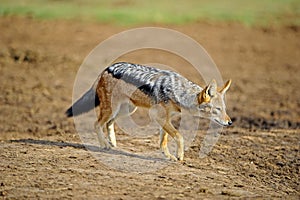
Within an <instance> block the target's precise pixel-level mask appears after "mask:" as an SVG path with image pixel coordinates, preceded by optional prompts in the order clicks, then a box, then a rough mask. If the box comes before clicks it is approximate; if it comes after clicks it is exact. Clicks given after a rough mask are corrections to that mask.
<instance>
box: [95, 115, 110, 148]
mask: <svg viewBox="0 0 300 200" xmlns="http://www.w3.org/2000/svg"><path fill="white" fill-rule="evenodd" d="M94 128H95V132H96V133H97V137H98V141H99V144H100V148H103V149H110V148H111V145H110V144H109V143H108V141H107V139H106V137H105V136H104V134H103V126H101V125H100V124H99V122H98V121H96V122H95V124H94Z"/></svg>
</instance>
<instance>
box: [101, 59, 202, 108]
mask: <svg viewBox="0 0 300 200" xmlns="http://www.w3.org/2000/svg"><path fill="white" fill-rule="evenodd" d="M106 71H107V72H108V73H110V74H111V75H112V76H113V77H114V78H117V79H121V80H123V81H125V82H127V83H129V84H132V85H134V86H136V87H137V88H138V89H139V90H141V91H142V92H144V93H145V94H147V95H148V96H149V97H150V98H151V99H152V101H153V103H161V102H166V103H167V102H168V101H169V100H172V101H173V102H175V103H176V104H178V105H180V106H182V107H186V108H190V107H191V106H193V105H194V104H196V103H197V94H199V92H200V91H201V90H202V88H201V87H199V86H198V85H196V84H194V83H193V82H191V81H189V80H188V79H186V78H184V77H183V76H181V75H180V74H178V73H176V72H173V71H169V70H161V69H157V68H153V67H149V66H143V65H138V64H132V63H126V62H121V63H115V64H113V65H111V66H110V67H108V68H107V69H106Z"/></svg>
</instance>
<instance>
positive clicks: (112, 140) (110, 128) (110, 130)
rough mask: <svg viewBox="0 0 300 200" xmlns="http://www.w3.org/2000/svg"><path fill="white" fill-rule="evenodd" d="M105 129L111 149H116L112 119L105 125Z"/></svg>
mask: <svg viewBox="0 0 300 200" xmlns="http://www.w3.org/2000/svg"><path fill="white" fill-rule="evenodd" d="M106 128H107V135H108V140H109V142H110V143H111V145H112V146H113V147H116V146H117V141H116V134H115V129H114V119H111V120H110V121H109V122H107V123H106Z"/></svg>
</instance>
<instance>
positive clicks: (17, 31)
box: [0, 17, 300, 199]
mask: <svg viewBox="0 0 300 200" xmlns="http://www.w3.org/2000/svg"><path fill="white" fill-rule="evenodd" d="M0 27H2V28H1V30H2V31H0V38H1V39H0V74H1V79H0V90H1V95H0V123H1V126H0V141H1V142H0V146H1V151H0V159H1V162H0V171H1V173H0V196H1V198H4V199H25V198H41V199H44V198H61V199H66V198H67V199H71V198H98V199H131V198H135V199H140V198H141V197H143V198H145V199H200V198H201V199H202V198H203V199H204V198H208V199H217V198H231V197H237V198H246V197H257V198H260V197H263V198H272V199H273V198H285V199H287V198H289V199H298V198H299V197H300V187H299V183H300V182H299V173H300V152H299V145H300V144H299V142H300V134H299V133H300V132H299V129H300V92H299V89H298V87H299V85H300V78H299V77H300V66H299V63H300V62H299V57H300V54H299V52H300V40H299V38H300V31H299V27H288V26H287V27H270V28H248V27H244V26H241V25H238V24H211V23H195V24H189V25H184V26H168V27H167V28H172V29H175V30H178V31H181V32H183V33H185V34H187V35H189V36H191V37H192V38H194V39H195V40H197V41H198V42H199V43H201V44H202V45H203V46H204V47H205V48H206V50H207V51H208V52H209V54H210V55H211V56H212V58H213V59H214V61H215V62H216V64H217V65H218V67H219V69H220V71H221V73H222V75H223V78H224V79H229V78H231V79H232V80H233V85H232V87H231V89H230V91H229V92H228V95H227V102H228V103H227V104H228V113H229V115H230V116H231V117H232V119H233V121H234V125H233V126H231V127H229V128H225V129H223V132H222V135H221V137H220V138H219V141H218V142H217V144H216V145H215V146H214V148H213V150H212V151H211V152H210V154H209V155H208V156H207V157H205V158H202V159H201V158H199V156H198V155H199V154H198V153H199V146H200V145H201V141H202V139H203V135H202V136H201V135H200V136H197V137H196V138H195V141H194V142H193V143H192V144H191V146H190V148H189V149H188V150H187V151H186V156H185V161H184V162H183V163H169V162H168V164H167V165H166V167H163V168H161V169H158V170H154V171H149V172H128V171H120V170H116V169H114V168H111V167H109V166H107V165H104V164H103V163H102V162H100V161H99V160H98V159H97V158H96V157H94V156H93V154H92V153H91V151H87V150H86V148H85V147H84V145H82V142H81V140H80V138H79V136H78V134H77V132H76V130H75V128H74V123H73V120H72V119H67V118H66V117H65V116H64V111H65V109H66V108H67V107H68V106H69V105H70V104H71V101H72V89H73V83H74V80H75V76H76V73H77V70H78V68H79V66H80V64H81V63H82V61H83V60H84V58H85V57H86V56H87V55H88V53H89V52H90V51H91V50H92V49H93V48H94V47H95V46H96V45H97V44H98V43H100V42H101V41H103V40H105V39H106V38H108V37H109V36H111V35H113V34H116V33H118V32H120V31H122V30H126V29H127V28H125V27H115V26H111V25H106V24H97V23H82V22H74V21H35V20H32V19H30V18H14V17H9V18H1V19H0ZM165 27H166V26H165ZM122 59H123V60H124V59H126V60H127V61H130V62H135V63H163V64H167V65H169V66H173V67H174V68H175V69H177V70H178V71H180V72H182V74H184V75H185V76H186V77H188V78H190V79H191V80H194V81H195V82H197V80H195V78H196V77H195V76H194V75H193V74H192V73H191V71H188V70H186V68H184V69H183V68H182V66H185V65H187V63H186V61H184V60H183V59H181V58H178V57H177V56H174V55H170V54H168V53H166V52H158V51H154V50H143V51H138V52H133V53H131V54H129V55H126V56H124V57H123V58H122ZM200 84H201V83H200ZM205 123H207V121H205ZM117 134H118V138H122V137H123V138H125V139H124V140H123V143H122V142H121V147H126V146H130V148H131V149H132V151H133V152H134V151H135V149H136V150H137V151H139V150H142V149H144V147H145V149H147V148H148V149H156V150H158V136H157V135H156V136H154V137H152V138H150V139H148V140H147V141H144V140H143V139H131V138H130V137H129V136H128V135H126V134H124V133H122V131H120V130H119V129H117ZM146 147H147V148H146ZM145 151H146V150H145ZM98 153H99V154H105V153H107V152H101V151H98ZM116 154H117V153H116ZM126 156H130V155H125V157H126ZM162 158H163V157H162ZM141 159H142V158H141ZM163 162H167V161H163Z"/></svg>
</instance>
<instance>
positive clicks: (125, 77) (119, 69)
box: [66, 62, 232, 160]
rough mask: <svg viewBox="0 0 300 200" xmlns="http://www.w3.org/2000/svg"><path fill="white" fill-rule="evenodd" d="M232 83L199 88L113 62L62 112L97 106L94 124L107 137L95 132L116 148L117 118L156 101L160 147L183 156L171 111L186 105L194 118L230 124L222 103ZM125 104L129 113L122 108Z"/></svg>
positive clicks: (160, 73) (167, 75)
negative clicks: (173, 145) (172, 141)
mask: <svg viewBox="0 0 300 200" xmlns="http://www.w3.org/2000/svg"><path fill="white" fill-rule="evenodd" d="M230 84H231V81H230V80H229V81H227V82H226V83H225V85H224V86H223V87H222V88H221V89H217V84H216V81H215V80H212V82H211V83H210V84H209V85H207V86H206V87H205V88H204V89H203V88H201V87H200V86H198V85H197V84H195V83H193V82H191V81H189V80H188V79H186V78H184V77H183V76H181V75H180V74H178V73H175V72H173V71H169V70H160V69H156V68H153V67H148V66H142V65H138V64H131V63H126V62H121V63H115V64H113V65H111V66H109V67H107V68H106V69H105V70H104V71H103V72H102V73H101V74H100V75H99V77H98V78H97V80H96V81H95V83H94V84H93V86H92V87H91V88H90V90H88V91H87V92H86V93H85V94H84V95H83V96H82V97H81V98H79V99H78V100H77V101H76V102H75V103H74V104H73V105H72V106H71V107H70V108H69V109H68V110H67V111H66V115H67V116H68V117H71V116H76V115H79V114H81V113H84V112H87V111H89V110H91V109H93V108H95V107H97V106H99V110H100V112H99V116H98V120H97V121H96V123H95V127H98V128H101V130H103V128H104V127H106V129H107V134H108V141H107V139H106V138H105V136H103V135H102V133H103V132H102V131H99V130H98V131H97V133H98V138H99V142H100V146H101V147H104V148H110V147H111V146H116V137H115V132H114V121H115V120H116V118H118V117H119V116H121V115H124V114H131V113H133V112H134V111H135V110H136V107H145V108H151V107H152V106H155V105H159V106H160V108H164V109H159V110H160V111H158V114H157V116H156V119H155V120H156V121H157V123H158V124H159V125H160V126H161V127H162V129H163V131H161V135H160V148H161V149H162V151H163V152H164V154H165V156H166V157H167V158H169V159H172V160H183V156H184V144H183V137H182V136H181V135H180V133H179V132H178V131H177V130H176V129H175V128H174V126H173V125H172V124H171V115H172V113H173V112H181V111H182V109H185V110H187V111H188V112H190V113H191V114H192V115H194V116H200V117H204V118H209V119H211V120H213V121H215V122H217V123H219V124H221V125H223V126H228V125H231V124H232V121H231V119H230V118H229V116H228V115H227V114H226V110H225V102H224V96H225V93H226V91H227V90H228V88H229V87H230ZM128 105H129V106H128ZM126 108H127V112H126V111H124V110H126ZM128 108H129V109H128ZM128 110H129V111H128ZM168 135H170V136H171V137H172V138H174V139H175V141H176V144H177V155H176V157H175V156H174V155H172V154H170V152H169V150H168V146H167V141H168Z"/></svg>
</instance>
